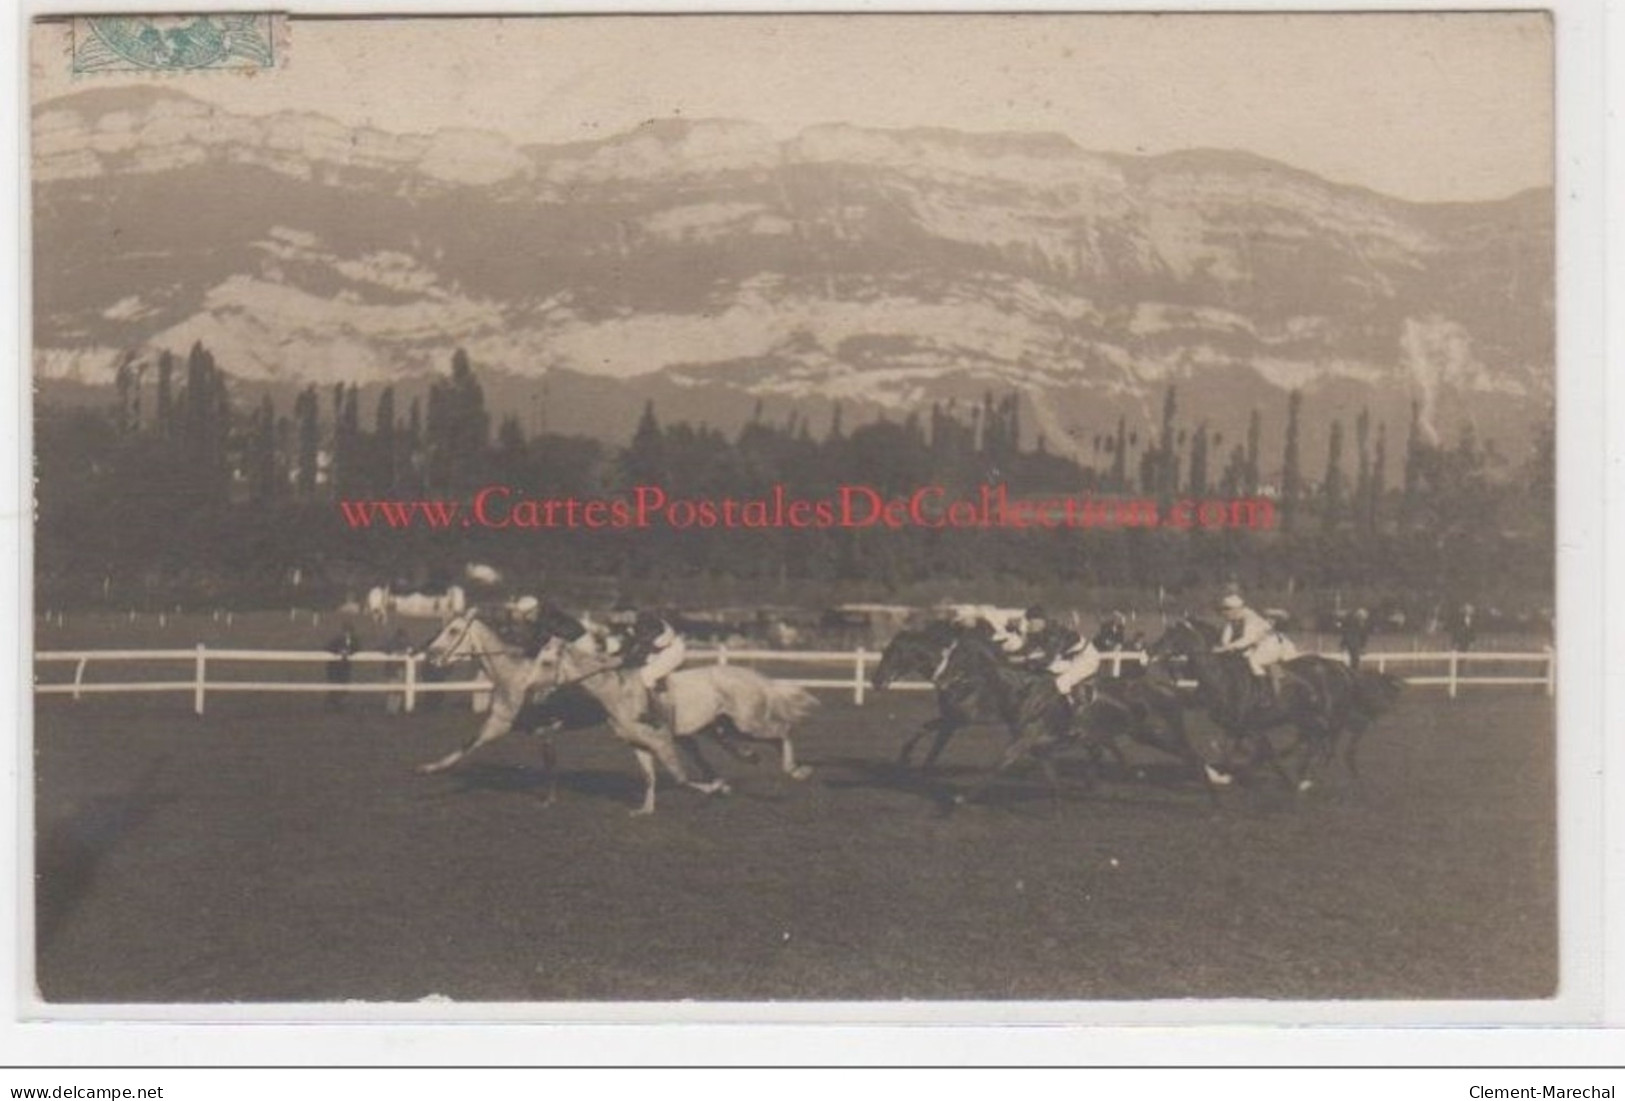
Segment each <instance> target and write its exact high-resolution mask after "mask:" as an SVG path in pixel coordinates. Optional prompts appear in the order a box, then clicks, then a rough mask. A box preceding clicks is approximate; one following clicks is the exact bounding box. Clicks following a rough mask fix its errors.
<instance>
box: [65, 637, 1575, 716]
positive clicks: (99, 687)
mask: <svg viewBox="0 0 1625 1101" xmlns="http://www.w3.org/2000/svg"><path fill="white" fill-rule="evenodd" d="M691 653H692V655H693V659H694V660H693V661H692V662H691V664H700V663H703V662H706V661H710V662H714V663H716V664H718V665H726V664H728V663H729V662H740V663H745V664H753V665H754V664H765V665H770V666H771V665H790V666H812V667H819V666H828V667H830V668H831V669H832V670H835V671H837V672H839V674H840V675H838V676H830V677H800V676H786V677H779V678H777V679H779V680H781V681H783V682H784V683H787V684H794V685H798V686H800V687H802V688H817V689H840V690H843V691H850V692H851V693H852V701H853V702H854V703H857V704H862V703H863V701H864V698H865V696H866V695H867V693H868V692H869V683H868V682H869V675H870V672H871V671H872V669H873V665H874V663H876V662H878V661H879V658H880V655H879V654H877V653H875V652H874V651H872V650H865V649H863V648H862V647H859V648H858V649H856V650H801V651H795V650H730V649H728V648H727V647H726V646H722V647H718V648H716V649H713V650H700V651H693V652H691ZM1102 656H1103V658H1104V659H1105V664H1106V666H1108V667H1109V668H1110V670H1111V672H1112V673H1113V674H1117V673H1120V672H1121V671H1122V668H1123V666H1124V665H1128V664H1138V663H1141V662H1144V661H1145V660H1146V659H1147V656H1146V655H1145V654H1143V653H1138V652H1133V651H1123V652H1114V653H1109V654H1104V655H1102ZM34 660H35V662H36V664H37V665H38V666H55V665H62V664H68V665H72V667H73V679H72V681H43V682H41V681H38V680H37V679H36V683H35V685H34V691H35V692H36V693H38V694H40V695H67V696H72V697H73V698H74V699H76V700H77V699H82V698H83V697H85V696H87V695H95V694H103V693H122V692H174V693H188V694H190V695H191V696H192V709H193V710H194V711H196V712H197V714H199V715H201V714H203V712H204V705H205V703H206V701H207V699H208V696H209V694H210V693H216V692H292V693H335V692H337V693H352V692H354V693H392V694H394V695H395V696H396V697H397V701H398V703H399V705H400V707H401V709H402V710H405V711H413V710H415V709H416V708H417V704H418V700H419V699H420V698H421V697H422V696H423V695H425V694H427V693H446V692H451V693H465V692H466V693H470V694H471V695H472V696H473V699H474V705H475V707H480V706H481V701H482V699H483V698H484V697H485V694H486V693H488V692H489V691H490V688H491V685H490V682H488V681H486V680H485V679H484V678H483V677H480V678H476V679H472V680H459V681H442V680H438V679H432V678H426V677H425V676H424V675H423V672H422V669H421V666H422V665H423V664H424V659H423V657H422V656H421V655H418V654H386V653H377V652H371V651H362V652H360V653H356V654H352V655H351V656H350V658H349V662H350V664H351V666H352V667H355V666H368V665H379V666H383V667H385V672H386V677H388V679H385V680H381V681H363V682H360V683H357V682H354V681H349V680H346V681H342V682H338V683H334V682H331V681H324V680H308V681H273V680H233V679H221V678H219V677H216V678H215V679H210V670H211V668H212V669H215V670H220V669H221V668H222V667H224V666H230V665H241V664H248V663H273V664H274V663H285V664H301V665H312V664H315V665H322V666H327V665H329V664H331V663H333V662H334V661H335V660H337V659H336V658H335V656H334V655H333V654H332V653H330V652H328V651H325V650H242V649H210V648H207V647H205V646H204V645H203V644H202V643H199V644H198V645H197V646H196V647H194V648H193V649H190V650H52V651H42V652H40V653H37V654H35V655H34ZM124 662H143V663H147V664H149V665H175V666H179V667H180V668H181V669H183V670H185V671H186V673H187V674H189V675H186V676H177V677H174V678H172V679H164V680H125V681H99V680H98V681H91V680H87V679H86V673H87V672H88V671H89V669H90V667H91V666H92V664H96V665H103V664H118V663H124ZM1492 663H1493V664H1496V665H1499V666H1503V667H1504V666H1508V665H1523V666H1529V667H1531V669H1530V671H1529V672H1528V673H1527V675H1517V676H1508V675H1504V669H1503V670H1499V671H1497V672H1496V673H1495V674H1494V675H1490V676H1469V675H1467V674H1468V670H1469V669H1470V668H1471V667H1472V666H1473V665H1475V664H1492ZM1364 665H1365V667H1366V668H1369V669H1375V670H1377V671H1378V672H1388V671H1390V670H1393V671H1394V672H1395V673H1396V674H1398V673H1401V672H1402V671H1403V669H1404V668H1405V667H1406V666H1415V665H1433V666H1440V665H1442V666H1443V667H1444V671H1443V672H1442V673H1438V672H1433V673H1429V674H1427V675H1420V674H1419V675H1412V676H1406V677H1405V681H1406V683H1408V684H1413V685H1421V686H1443V687H1444V688H1445V689H1446V691H1447V694H1448V695H1449V697H1450V698H1451V699H1455V698H1456V696H1457V695H1458V694H1459V692H1460V691H1461V689H1463V688H1469V687H1470V688H1479V687H1501V686H1510V685H1527V686H1539V687H1542V688H1544V690H1545V693H1546V695H1548V696H1550V695H1552V694H1553V693H1554V692H1555V691H1556V685H1557V657H1556V654H1555V653H1554V652H1553V651H1552V650H1551V649H1550V648H1548V649H1546V650H1544V651H1540V652H1537V653H1492V652H1483V653H1481V652H1477V651H1470V652H1465V653H1450V652H1435V653H1378V654H1367V655H1365V659H1364ZM392 666H398V667H400V671H399V673H398V674H395V675H394V676H392V677H391V676H389V672H390V669H389V667H392ZM352 671H353V668H352ZM892 687H894V688H901V689H913V690H922V689H929V688H930V687H931V686H930V685H929V684H927V683H925V682H921V681H906V682H898V683H896V684H894V685H893V686H892Z"/></svg>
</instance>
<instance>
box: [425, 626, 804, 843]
mask: <svg viewBox="0 0 1625 1101" xmlns="http://www.w3.org/2000/svg"><path fill="white" fill-rule="evenodd" d="M426 653H427V654H428V656H429V659H430V661H431V662H434V663H435V664H440V665H444V664H447V663H449V662H451V661H455V660H457V659H459V658H464V657H471V658H476V659H477V660H478V661H479V662H480V664H481V667H482V669H483V670H484V672H485V675H486V678H487V679H488V680H490V681H491V683H492V698H491V711H490V713H489V714H488V715H487V717H486V720H485V722H484V724H482V725H481V727H480V729H479V731H478V732H477V733H476V734H475V736H474V738H473V739H472V740H471V741H470V742H469V743H468V744H467V745H465V746H463V747H462V748H461V749H458V750H455V751H454V752H452V753H449V754H447V755H446V756H445V757H442V758H440V759H439V760H437V761H433V762H431V763H429V764H426V765H423V766H421V767H420V768H419V771H420V772H426V773H428V772H440V771H442V770H444V769H447V768H450V767H451V766H453V765H455V764H456V763H457V762H458V761H460V760H462V759H463V758H464V757H466V756H467V755H468V754H469V753H471V752H473V751H474V750H475V749H477V748H478V747H480V746H482V745H485V744H487V743H489V742H493V741H495V740H496V739H498V738H500V737H502V736H503V735H504V734H507V733H508V732H509V731H510V730H512V729H514V727H515V726H516V725H522V724H525V723H527V722H534V721H536V719H535V718H533V717H534V716H536V715H537V712H538V711H540V712H541V715H542V721H541V722H540V723H539V724H538V727H539V729H542V730H549V729H555V728H557V726H558V724H557V723H556V722H549V721H546V715H547V698H546V697H548V696H551V695H552V693H553V692H554V691H555V690H556V689H557V688H559V687H562V686H563V685H565V684H570V683H579V685H580V687H581V688H582V690H584V691H585V692H587V693H588V694H589V695H591V696H592V697H593V698H594V699H596V700H597V701H598V703H599V704H600V705H601V706H602V707H603V708H604V711H605V714H606V718H607V721H608V722H609V724H610V727H611V729H612V730H614V732H615V733H616V734H617V735H618V736H619V737H621V738H622V740H624V741H626V742H628V743H629V744H631V745H632V747H633V751H634V753H636V754H637V757H638V763H639V765H640V766H642V768H643V771H644V775H645V778H646V780H647V786H646V790H645V797H644V803H643V806H642V807H641V808H640V810H639V812H638V813H644V814H647V813H650V812H652V811H653V809H654V761H655V760H657V759H658V760H659V761H660V763H661V764H664V765H665V766H666V768H667V770H668V771H670V772H671V773H672V775H673V776H675V777H676V778H677V779H678V780H679V781H680V782H682V783H684V784H687V785H688V786H690V787H694V788H696V789H697V790H701V791H705V792H707V793H710V792H726V791H727V790H728V788H727V784H726V783H723V782H721V781H706V782H695V781H690V780H689V779H688V778H687V776H686V774H685V771H684V769H683V767H682V765H681V764H680V763H678V761H677V757H676V755H675V753H671V752H670V750H671V748H672V746H673V744H674V743H673V742H672V735H671V734H670V733H669V732H668V730H667V729H665V728H663V727H657V726H651V725H650V724H649V723H647V722H645V721H644V717H645V714H646V711H647V693H646V690H645V689H644V688H643V685H642V683H641V682H640V681H639V680H638V678H637V677H636V675H635V674H634V673H632V672H630V671H623V670H620V669H619V668H618V663H617V662H616V661H615V660H614V659H606V658H604V657H602V656H599V655H596V654H590V653H584V652H583V651H582V650H581V649H579V648H578V647H576V646H572V645H570V644H567V643H565V642H564V641H563V640H561V639H555V640H554V641H553V642H552V643H550V644H549V646H548V647H547V648H546V649H545V650H544V651H543V653H542V655H540V656H539V659H538V661H536V662H531V661H528V660H526V659H525V658H523V657H522V656H520V655H519V654H518V652H517V651H516V650H514V649H513V648H512V647H509V646H508V645H506V644H505V643H504V642H503V641H502V640H501V639H500V638H499V637H498V636H497V634H496V632H495V631H493V630H492V629H491V628H490V627H489V626H488V625H487V624H485V623H484V622H482V621H480V619H479V618H478V614H477V612H474V611H471V612H468V613H465V614H464V615H460V616H457V617H456V618H454V619H452V620H451V621H449V622H448V623H447V624H446V625H445V627H444V628H442V629H441V631H440V633H439V634H438V635H436V636H435V638H434V640H433V641H431V642H430V643H429V645H428V647H427V649H426ZM538 674H540V675H541V677H542V682H541V683H538V680H537V677H538ZM718 674H721V675H720V676H719V675H718ZM705 681H709V682H711V683H712V685H713V687H712V688H711V689H710V690H709V693H707V692H706V691H704V690H703V688H701V687H698V686H700V685H701V684H702V682H705ZM671 683H672V685H673V692H674V694H680V695H678V701H679V702H678V711H679V714H678V716H677V719H678V721H677V723H676V730H677V733H678V735H680V736H682V737H684V738H685V742H686V744H688V745H692V742H687V739H690V738H692V737H693V736H695V735H697V734H699V733H701V732H704V731H708V730H709V731H710V732H712V733H714V734H717V735H718V737H719V741H722V744H723V745H724V746H725V747H726V748H728V749H729V751H730V752H734V753H736V754H739V755H741V756H744V755H745V754H743V753H741V751H740V750H739V749H738V748H736V747H735V746H733V745H731V744H729V742H728V741H727V740H725V739H728V738H730V737H733V736H738V737H741V738H748V739H760V740H764V741H778V742H780V743H781V747H782V760H783V763H784V771H785V772H786V773H788V774H789V775H790V776H792V777H794V778H795V779H798V780H799V779H805V778H806V777H807V776H808V775H810V774H811V770H810V769H808V768H807V767H806V766H803V765H797V764H796V762H795V751H794V748H793V747H792V745H791V744H790V737H789V728H790V724H792V723H794V722H795V721H797V720H798V719H800V718H801V717H802V716H803V715H805V714H806V713H807V711H809V710H810V709H811V708H812V707H813V706H815V705H816V702H817V701H816V700H814V699H813V698H812V697H811V696H810V695H808V694H807V693H805V692H803V691H801V690H800V689H797V688H792V687H790V686H787V685H780V684H775V683H773V682H772V681H769V680H768V679H767V678H765V677H762V676H760V675H758V674H755V673H752V672H751V671H749V670H746V669H731V668H728V667H717V668H705V669H687V670H682V671H680V672H678V673H674V674H673V675H672V677H671ZM679 686H688V687H679ZM533 688H539V689H541V690H542V691H543V692H544V693H545V695H544V698H543V699H542V700H539V701H537V702H535V703H531V704H529V706H528V707H527V700H528V698H529V695H530V692H531V690H532V689H533ZM706 699H709V700H710V701H711V705H712V707H711V710H710V714H709V716H708V717H704V716H705V708H704V707H702V706H699V705H700V704H703V702H704V701H705V700H706ZM683 701H687V702H683ZM667 725H668V726H669V725H670V724H669V723H668V724H667ZM740 727H744V728H745V730H741V729H740ZM746 730H748V731H749V733H746V732H745V731H746ZM543 750H544V754H545V755H546V761H547V767H548V770H549V774H550V775H551V772H552V767H553V763H554V755H553V749H552V744H551V742H550V741H546V740H544V745H543ZM695 755H696V757H698V753H697V751H696V754H695ZM703 763H704V762H703V759H702V760H701V764H702V765H703ZM549 801H551V797H550V799H549Z"/></svg>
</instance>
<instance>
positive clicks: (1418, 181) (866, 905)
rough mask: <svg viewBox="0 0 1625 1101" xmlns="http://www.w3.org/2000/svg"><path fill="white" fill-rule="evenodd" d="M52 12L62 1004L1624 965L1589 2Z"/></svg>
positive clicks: (1509, 975) (41, 191)
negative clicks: (1595, 828) (1604, 815)
mask: <svg viewBox="0 0 1625 1101" xmlns="http://www.w3.org/2000/svg"><path fill="white" fill-rule="evenodd" d="M29 35H30V42H29V51H30V58H31V73H30V78H31V82H30V103H29V112H30V133H29V142H30V152H31V156H30V165H31V179H30V181H29V201H30V204H31V206H30V215H29V217H30V232H31V240H32V277H31V287H30V290H31V295H32V313H31V317H32V365H31V369H32V372H33V408H32V410H31V416H32V425H33V461H34V463H35V470H36V473H37V479H38V480H37V490H36V492H37V503H36V523H35V528H34V542H33V551H32V554H33V585H34V592H33V611H34V622H33V644H34V650H33V662H32V667H33V674H34V679H35V683H34V686H33V692H34V730H33V734H32V758H31V760H32V768H33V774H32V776H31V778H30V783H31V793H32V806H33V821H32V828H33V831H34V834H33V851H32V857H31V860H32V871H33V880H32V892H33V895H32V898H33V905H32V910H31V924H32V928H31V933H32V939H31V951H32V959H31V961H30V963H29V966H30V967H31V968H32V974H31V976H30V981H31V984H32V990H31V992H32V994H33V996H34V997H36V998H37V999H38V1006H37V1008H38V1011H39V1013H40V1014H41V1015H42V1016H51V1015H53V1014H61V1013H72V1012H73V1011H75V1008H76V1007H78V1008H81V1009H82V1008H83V1007H87V1006H92V1007H94V1006H134V1007H163V1006H170V1005H176V1004H186V1005H192V1006H198V1005H203V1006H210V1005H223V1004H227V1003H238V1004H241V1003H246V1004H248V1005H250V1006H252V1005H268V1006H271V1005H287V1004H290V1003H291V1004H296V1005H301V1006H309V1007H321V1006H329V1005H336V1004H346V1003H347V1004H352V1005H354V1004H362V1005H373V1006H378V1005H387V1004H403V1003H411V1004H417V1003H422V1004H424V1005H427V1006H429V1007H442V1008H445V1009H446V1011H447V1012H448V1013H450V1012H453V1011H454V1010H455V1009H456V1008H457V1007H460V1006H464V1005H467V1004H474V1005H492V1004H499V1003H500V1004H502V1005H506V1006H513V1005H516V1004H517V1005H519V1006H539V1005H548V1006H556V1005H559V1004H560V1003H571V1004H573V1005H576V1006H588V1007H590V1008H591V1007H594V1006H595V1005H596V1010H595V1011H596V1012H598V1013H600V1014H601V1015H602V1014H604V1013H607V1014H609V1015H610V1016H613V1015H614V1013H615V1006H617V1005H621V1004H625V1003H633V1002H636V1003H660V1004H662V1005H670V1004H675V1003H740V1002H749V1003H781V1004H783V1003H789V1004H791V1005H809V1006H815V1005H818V1004H825V1003H832V1002H838V1003H864V1004H876V1005H878V1004H880V1003H909V1004H912V1005H915V1006H919V1005H920V1004H921V1003H945V1002H953V1003H972V1004H973V1005H977V1006H981V1007H983V1008H982V1009H981V1010H979V1011H978V1012H980V1013H981V1014H982V1015H983V1016H986V1015H987V1014H988V1013H989V1012H993V1013H997V1012H999V1011H998V1010H997V1008H994V1009H991V1010H990V1009H988V1008H987V1007H988V1006H994V1007H997V1006H1004V1005H1009V1006H1012V1007H1013V1006H1017V1005H1020V1006H1024V1007H1027V1008H1026V1010H1025V1012H1028V1013H1036V1014H1037V1015H1038V1017H1044V1016H1046V1015H1048V1016H1061V1017H1065V1016H1066V1015H1067V1014H1071V1013H1075V1012H1081V1010H1079V1009H1078V1007H1093V1008H1092V1009H1091V1010H1090V1012H1093V1013H1095V1014H1097V1015H1104V1016H1105V1017H1106V1018H1110V1017H1111V1016H1112V1014H1113V1007H1130V1006H1132V1007H1137V1009H1136V1012H1139V1013H1141V1014H1142V1016H1141V1017H1139V1018H1137V1019H1141V1020H1145V1019H1167V1018H1168V1017H1169V1015H1170V1013H1171V1012H1172V1011H1174V1010H1177V1009H1179V1008H1180V1007H1182V1006H1186V1005H1189V1004H1197V1005H1201V1006H1206V1007H1208V1011H1209V1013H1210V1018H1209V1019H1214V1017H1216V1018H1217V1019H1227V1018H1226V1014H1231V1015H1232V1016H1233V1017H1234V1019H1238V1020H1240V1019H1247V1020H1253V1019H1258V1018H1260V1017H1261V1016H1262V1017H1266V1018H1267V1017H1269V1016H1270V1015H1271V1013H1272V1012H1273V1011H1272V1009H1271V1008H1270V1007H1271V1006H1275V1005H1287V1004H1296V1003H1315V1004H1319V1005H1322V1006H1328V1005H1329V1006H1331V1007H1332V1008H1330V1009H1325V1010H1323V1011H1322V1015H1323V1016H1324V1017H1329V1018H1330V1019H1338V1018H1339V1017H1340V1016H1341V1015H1342V1014H1343V1013H1344V1009H1342V1008H1339V1007H1348V1008H1347V1012H1348V1013H1349V1014H1357V1013H1358V1012H1359V1009H1358V1007H1359V1006H1360V1005H1361V1004H1374V1003H1382V1004H1388V1003H1406V1004H1410V1005H1412V1006H1413V1007H1415V1006H1418V1005H1419V1006H1420V1007H1421V1008H1413V1010H1412V1012H1413V1013H1415V1014H1418V1015H1420V1016H1422V1017H1426V1016H1427V1015H1428V1013H1429V1012H1430V1011H1429V1009H1428V1008H1427V1007H1429V1006H1443V1005H1446V1004H1451V1005H1454V1006H1455V1007H1456V1011H1457V1012H1458V1013H1459V1012H1463V1010H1461V1006H1462V1005H1463V1004H1464V1003H1465V1004H1466V1005H1467V1006H1469V1007H1471V1006H1482V1007H1484V1008H1482V1009H1479V1010H1476V1011H1473V1010H1468V1011H1466V1012H1468V1016H1469V1018H1473V1019H1479V1020H1485V1019H1496V1020H1510V1019H1516V1020H1537V1019H1543V1018H1542V1017H1541V1014H1542V1013H1543V1012H1551V1011H1554V1009H1553V1007H1555V1006H1556V1005H1557V1002H1558V1000H1559V999H1560V998H1561V997H1562V996H1563V995H1565V994H1572V993H1573V992H1574V990H1575V987H1574V985H1573V983H1572V982H1571V979H1572V977H1573V976H1572V975H1571V974H1567V973H1565V970H1564V967H1563V965H1562V961H1563V959H1564V958H1565V956H1564V951H1565V950H1566V945H1565V943H1564V940H1563V937H1562V936H1561V935H1560V929H1561V927H1562V921H1561V920H1560V919H1561V918H1562V917H1563V913H1562V908H1561V907H1560V905H1559V898H1560V891H1559V875H1558V866H1559V861H1558V821H1559V800H1558V782H1557V776H1558V754H1557V734H1556V721H1555V716H1556V708H1555V700H1556V697H1557V694H1558V690H1559V686H1560V684H1561V679H1562V677H1563V670H1562V666H1563V657H1564V655H1563V654H1561V653H1559V652H1558V649H1557V645H1556V636H1555V634H1554V627H1555V622H1554V621H1555V611H1554V609H1555V608H1556V605H1557V601H1556V595H1555V594H1556V583H1555V581H1556V558H1555V546H1556V539H1555V534H1554V533H1555V522H1556V521H1555V512H1556V509H1555V462H1556V459H1555V455H1556V450H1557V427H1556V415H1555V408H1556V402H1557V395H1558V376H1559V371H1558V364H1557V340H1556V322H1555V316H1556V301H1557V296H1558V286H1557V277H1556V270H1557V269H1556V265H1555V259H1554V257H1555V254H1556V246H1555V224H1556V201H1555V198H1554V141H1555V137H1554V118H1553V113H1554V112H1553V103H1554V79H1555V77H1554V29H1553V20H1552V18H1551V17H1550V16H1549V15H1548V14H1546V13H1543V12H1477V13H1465V12H1455V13H1414V14H1412V13H1388V14H1373V13H1345V14H1328V13H1302V14H1184V15H1160V16H1159V15H1149V14H1145V15H1109V14H1099V13H1096V14H1022V15H987V14H982V15H978V14H907V15H905V14H894V15H879V14H875V15H807V14H802V15H766V14H758V15H665V16H654V15H638V16H616V17H606V16H592V15H567V16H565V15H554V16H522V15H514V16H504V17H495V16H490V17H457V18H450V17H441V18H410V17H375V18H354V19H350V18H332V17H329V18H320V19H315V18H299V17H298V16H282V15H265V14H256V13H252V12H248V13H221V14H209V13H191V14H183V15H168V16H157V15H150V16H147V15H134V14H121V15H117V16H113V15H95V14H90V15H85V16H78V17H67V16H63V17H60V18H58V17H51V18H41V19H38V20H36V21H34V22H33V23H32V24H31V25H30V28H29ZM1235 999H1247V1000H1249V1001H1248V1003H1247V1005H1248V1008H1247V1009H1246V1010H1245V1011H1243V1010H1241V1009H1235V1008H1232V1009H1226V1008H1225V1007H1226V1005H1230V1006H1232V1007H1233V1006H1235V1005H1236V1004H1237V1003H1236V1002H1234V1001H1233V1000H1235ZM1192 1000H1194V1002H1193V1001H1192ZM1034 1005H1036V1006H1038V1007H1039V1008H1038V1009H1037V1010H1034V1009H1033V1008H1032V1007H1033V1006H1034ZM1147 1005H1149V1006H1150V1008H1149V1009H1148V1008H1146V1007H1147ZM1159 1006H1164V1007H1168V1012H1164V1011H1162V1010H1160V1009H1159V1008H1158V1007H1159ZM1045 1007H1050V1008H1048V1009H1046V1008H1045ZM1102 1007H1104V1008H1102ZM1259 1007H1262V1008H1259ZM583 1012H585V1010H584V1011H583ZM1010 1012H1011V1014H1014V1013H1015V1010H1014V1009H1012V1010H1011V1011H1010ZM554 1013H555V1016H556V1015H557V1013H558V1011H556V1010H555V1011H554ZM1147 1014H1148V1016H1147ZM1010 1019H1016V1018H1015V1017H1014V1016H1011V1017H1010ZM1024 1019H1036V1018H1032V1017H1029V1018H1024ZM1350 1019H1352V1018H1350Z"/></svg>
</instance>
